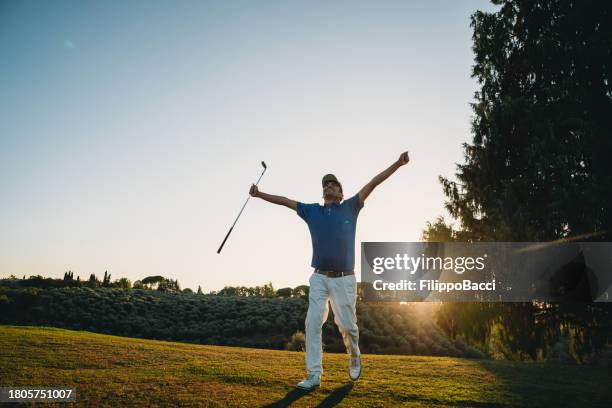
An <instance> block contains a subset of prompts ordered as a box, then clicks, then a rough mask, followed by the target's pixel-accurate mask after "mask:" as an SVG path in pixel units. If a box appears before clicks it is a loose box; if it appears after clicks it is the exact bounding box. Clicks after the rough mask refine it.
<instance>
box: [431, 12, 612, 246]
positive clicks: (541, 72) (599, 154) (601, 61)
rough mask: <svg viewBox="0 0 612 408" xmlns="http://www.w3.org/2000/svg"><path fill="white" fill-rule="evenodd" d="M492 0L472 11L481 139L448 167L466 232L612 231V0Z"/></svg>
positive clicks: (597, 235)
mask: <svg viewBox="0 0 612 408" xmlns="http://www.w3.org/2000/svg"><path fill="white" fill-rule="evenodd" d="M494 3H495V4H498V5H500V6H501V8H500V9H499V11H497V12H494V13H485V12H480V11H478V12H476V13H475V14H474V15H473V16H472V26H473V28H474V34H473V41H474V45H473V49H474V53H475V65H474V66H473V76H474V77H475V78H477V79H478V82H479V83H480V90H479V91H478V92H477V93H476V95H475V98H476V101H475V103H473V104H472V107H473V111H474V117H473V123H472V130H473V140H472V143H470V144H467V143H466V144H464V154H465V163H464V164H461V165H458V171H457V173H456V176H457V181H456V182H455V181H451V180H449V179H447V178H444V177H440V180H441V182H442V184H443V186H444V192H445V195H446V196H447V198H448V201H447V203H446V207H447V209H448V210H449V212H450V213H451V215H452V216H453V217H455V218H456V219H457V220H459V222H460V224H461V226H460V231H459V232H458V238H459V239H460V240H464V241H545V240H553V239H558V238H565V237H570V236H571V237H584V238H588V239H589V240H594V239H597V240H612V206H611V205H610V203H611V202H612V161H610V158H609V157H610V156H612V84H611V83H610V79H611V77H612V24H610V21H612V2H605V1H582V0H581V1H571V0H553V1H551V0H546V1H526V0H519V1H509V0H503V1H499V0H497V1H494Z"/></svg>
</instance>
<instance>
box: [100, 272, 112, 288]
mask: <svg viewBox="0 0 612 408" xmlns="http://www.w3.org/2000/svg"><path fill="white" fill-rule="evenodd" d="M110 281H111V274H110V273H108V271H104V279H103V280H102V286H103V287H105V288H107V287H109V286H110V285H111V283H110Z"/></svg>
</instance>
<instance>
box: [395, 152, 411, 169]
mask: <svg viewBox="0 0 612 408" xmlns="http://www.w3.org/2000/svg"><path fill="white" fill-rule="evenodd" d="M409 161H410V157H408V152H404V153H402V154H400V157H399V159H397V162H398V163H399V165H400V166H403V165H404V164H408V162H409Z"/></svg>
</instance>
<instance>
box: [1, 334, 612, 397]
mask: <svg viewBox="0 0 612 408" xmlns="http://www.w3.org/2000/svg"><path fill="white" fill-rule="evenodd" d="M323 364H324V369H325V374H324V376H323V383H322V386H321V388H320V389H318V390H316V391H314V392H312V393H302V392H299V391H297V390H295V389H294V386H295V384H296V383H297V382H298V381H300V380H301V379H302V378H303V376H304V374H305V371H304V354H303V353H297V352H288V351H276V350H260V349H248V348H238V347H220V346H202V345H192V344H184V343H173V342H166V341H154V340H142V339H134V338H126V337H116V336H108V335H102V334H95V333H90V332H80V331H70V330H62V329H54V328H42V327H19V326H0V386H20V387H23V386H68V385H69V386H74V387H76V389H77V394H76V395H77V404H76V405H78V406H87V407H92V406H109V407H117V406H126V405H127V406H179V405H180V406H210V407H217V406H218V407H257V406H287V405H289V404H291V406H295V407H314V406H335V405H338V406H346V407H388V406H400V405H401V406H409V407H551V406H554V407H587V406H590V407H598V406H600V407H604V406H609V403H610V401H612V391H610V384H612V381H611V380H612V375H611V373H610V369H609V368H606V367H597V366H554V367H551V366H547V365H544V364H539V363H512V362H499V361H488V360H487V361H485V360H468V359H461V358H448V357H420V356H386V355H365V356H363V364H364V369H363V373H362V378H361V379H360V380H359V381H358V382H355V383H353V382H351V381H350V380H349V379H348V374H347V369H346V367H347V357H346V355H341V354H325V355H324V361H323ZM45 406H53V404H45ZM57 406H60V405H57ZM61 406H66V404H62V405H61Z"/></svg>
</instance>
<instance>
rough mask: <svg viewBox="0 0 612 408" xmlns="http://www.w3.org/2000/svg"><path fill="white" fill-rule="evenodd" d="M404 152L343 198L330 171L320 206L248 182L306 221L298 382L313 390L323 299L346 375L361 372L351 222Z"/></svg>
mask: <svg viewBox="0 0 612 408" xmlns="http://www.w3.org/2000/svg"><path fill="white" fill-rule="evenodd" d="M409 160H410V159H409V157H408V152H404V153H402V154H401V155H400V157H399V159H397V161H395V162H394V163H393V164H392V165H391V166H389V167H388V168H387V169H386V170H384V171H383V172H381V173H380V174H378V175H377V176H376V177H374V178H373V179H372V180H371V181H370V182H369V183H368V184H366V185H365V186H364V187H363V188H362V189H361V190H360V191H359V193H358V194H355V195H354V196H352V197H351V198H349V199H348V200H344V201H342V200H343V198H344V195H343V191H342V184H340V182H339V181H338V179H337V178H336V176H334V175H333V174H327V175H325V176H324V177H323V180H322V186H323V201H324V204H323V205H322V206H321V205H319V204H317V203H315V204H304V203H301V202H297V201H294V200H290V199H288V198H286V197H282V196H275V195H271V194H266V193H263V192H261V191H259V190H258V188H257V186H255V185H252V186H251V190H250V191H249V194H250V195H251V196H253V197H259V198H262V199H264V200H266V201H268V202H271V203H274V204H279V205H284V206H285V207H288V208H291V209H292V210H294V211H296V212H297V214H298V215H299V216H300V217H301V218H302V219H303V220H304V221H306V223H307V224H308V229H309V230H310V237H311V240H312V263H311V266H312V267H313V268H314V273H313V274H312V276H311V277H310V280H309V283H310V294H309V296H308V313H307V314H306V370H307V371H308V376H307V378H306V379H305V380H303V381H301V382H300V383H299V384H298V385H297V386H298V387H299V388H301V389H305V390H309V391H310V390H312V389H314V388H315V387H317V386H319V385H320V384H321V374H322V373H323V367H322V359H323V351H322V340H321V329H322V326H323V323H325V321H326V320H327V314H328V312H329V306H328V302H329V303H331V307H332V310H333V312H334V322H335V323H336V325H337V326H338V329H339V330H340V333H342V340H343V342H344V345H345V347H346V350H347V353H348V354H349V356H350V357H349V377H350V378H351V380H353V381H356V380H358V379H359V376H360V375H361V354H360V351H359V329H358V328H357V316H356V313H355V301H356V294H357V290H356V289H357V282H356V280H355V272H354V268H355V228H356V225H357V215H358V214H359V211H360V210H361V208H362V207H363V204H364V202H365V200H366V198H368V196H369V195H370V193H371V192H372V190H374V188H375V187H376V186H377V185H379V184H380V183H382V182H383V181H385V180H386V179H387V178H388V177H389V176H390V175H391V174H393V173H394V172H395V171H396V170H397V169H399V168H400V167H401V166H403V165H405V164H407V163H408V161H409Z"/></svg>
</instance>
